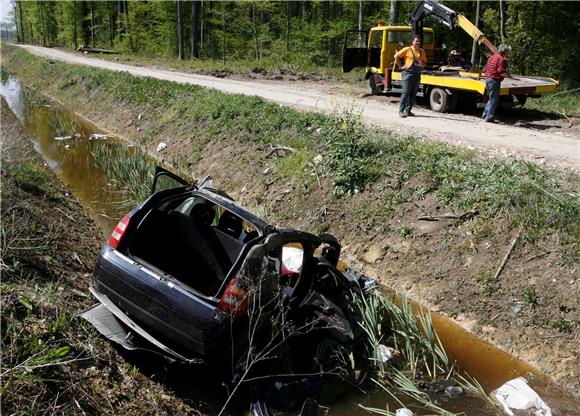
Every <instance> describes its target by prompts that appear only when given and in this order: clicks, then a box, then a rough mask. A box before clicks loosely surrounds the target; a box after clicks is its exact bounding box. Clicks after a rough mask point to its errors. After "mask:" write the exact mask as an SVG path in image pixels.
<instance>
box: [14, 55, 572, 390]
mask: <svg viewBox="0 0 580 416" xmlns="http://www.w3.org/2000/svg"><path fill="white" fill-rule="evenodd" d="M3 54H4V59H3V62H4V64H5V65H6V67H7V68H8V70H9V71H13V72H16V73H18V75H19V76H20V77H21V78H22V79H23V80H24V81H25V82H27V83H30V84H33V86H35V87H37V88H39V89H41V90H43V91H45V92H47V93H49V94H51V95H53V96H56V97H58V98H59V99H61V100H62V101H64V102H65V103H66V104H67V105H68V106H69V107H70V108H79V109H80V108H82V111H83V113H84V114H87V115H88V116H89V117H91V118H93V119H94V120H96V121H98V122H100V123H101V124H103V125H104V126H105V127H108V128H110V129H111V130H114V131H115V132H117V133H119V134H121V135H123V136H125V137H126V138H128V139H129V140H132V141H134V142H136V143H139V144H141V145H142V146H143V147H144V149H146V150H147V151H149V152H151V153H155V148H156V147H157V144H158V143H159V142H161V141H163V142H166V143H167V144H168V147H167V149H166V150H165V151H164V152H163V153H162V154H161V156H160V157H163V158H164V159H165V161H166V162H169V163H171V164H172V165H173V166H175V167H176V169H181V170H185V171H190V170H192V171H194V172H195V173H197V174H198V177H201V176H202V174H203V173H205V172H207V173H211V174H212V175H213V176H215V177H216V179H217V184H218V186H220V187H223V188H225V190H226V191H228V192H229V193H231V194H233V195H234V196H238V199H239V200H241V201H242V202H243V203H245V204H246V205H249V206H256V207H258V208H259V210H260V211H261V212H262V213H266V214H267V215H268V216H269V218H270V219H271V220H272V221H274V222H278V223H280V224H281V225H283V226H298V227H300V228H306V229H310V230H311V231H315V232H321V231H328V232H331V233H334V234H336V235H337V236H338V237H339V238H341V239H342V241H343V242H345V245H346V246H347V247H346V250H345V252H346V254H347V256H349V255H350V257H351V260H352V259H357V258H359V257H360V256H362V257H363V259H365V262H366V263H367V264H366V265H365V268H366V270H368V271H369V273H371V274H373V275H375V276H381V275H382V276H384V278H383V279H384V282H385V283H387V284H388V285H390V286H393V287H394V288H406V289H410V290H411V293H412V295H413V296H415V297H418V298H420V299H421V300H423V301H425V302H428V303H430V304H432V305H437V306H438V308H439V309H441V310H442V311H444V312H445V313H447V314H448V315H451V316H455V317H459V318H461V317H462V316H463V315H466V316H468V317H472V318H475V319H477V321H478V325H480V327H475V328H472V329H477V328H479V329H481V328H482V327H483V326H484V325H485V328H488V329H486V332H484V333H483V332H482V333H483V334H484V335H485V336H486V337H487V338H488V339H489V340H492V341H494V342H496V343H498V344H500V345H502V346H503V347H504V348H507V349H509V350H511V351H512V352H514V353H516V355H518V356H520V357H522V358H525V359H528V360H530V361H532V362H534V363H536V365H538V366H540V367H541V368H542V369H544V370H546V371H548V373H549V374H551V375H553V376H554V377H556V378H557V379H558V380H560V381H561V382H563V383H571V384H569V387H570V390H571V391H577V389H575V388H574V387H573V386H574V384H573V383H575V381H574V380H575V379H576V377H577V374H576V371H575V370H574V369H573V368H575V366H574V363H578V356H577V353H576V352H574V351H573V337H574V336H575V334H577V333H578V310H577V305H578V297H577V295H576V294H575V293H577V291H576V288H577V284H578V283H577V282H578V280H577V276H576V272H577V265H578V260H579V245H580V221H578V219H579V216H580V201H579V196H578V184H579V178H578V176H576V175H573V174H568V175H566V174H561V173H557V172H553V171H549V170H546V169H543V168H540V167H538V166H536V165H534V164H531V163H526V162H523V161H508V160H498V159H486V158H482V157H480V156H479V155H478V154H476V153H474V152H472V151H469V150H465V149H461V148H454V147H449V146H445V145H442V144H437V143H425V142H422V141H420V140H417V139H414V138H409V137H408V138H397V137H393V136H392V135H391V134H389V133H388V132H385V131H378V130H372V129H368V128H365V127H363V126H362V125H361V123H360V122H359V121H358V119H357V116H356V112H353V111H352V110H348V109H347V110H346V111H342V112H340V113H339V114H338V116H337V117H338V118H335V117H328V116H323V115H319V114H311V113H302V112H299V111H296V110H292V109H288V108H283V107H280V106H278V105H275V104H271V103H268V102H266V101H264V100H262V99H259V98H254V97H243V96H240V95H225V94H222V93H219V92H217V91H214V90H204V89H202V88H200V87H196V86H185V85H179V84H174V83H170V82H166V81H159V80H154V79H141V78H135V77H132V76H129V75H126V74H119V73H112V72H106V71H100V70H95V69H90V68H82V67H76V66H71V65H66V64H61V63H55V62H48V61H45V60H42V59H38V58H34V57H32V56H30V55H28V54H26V53H25V52H22V51H20V50H15V49H13V48H4V50H3ZM554 99H556V97H555V98H554ZM271 146H274V147H276V146H286V147H291V148H292V149H293V150H292V151H286V150H279V151H277V152H272V151H271V150H270V147H271ZM318 155H320V157H318ZM116 172H117V173H121V172H122V171H121V170H118V171H116ZM451 213H452V214H453V215H451V217H452V219H451V220H446V219H445V218H444V217H445V215H441V214H451ZM419 217H423V218H426V219H437V220H441V221H438V222H435V221H433V222H422V221H421V220H418V218H419ZM447 217H449V215H447ZM514 237H515V239H516V244H515V246H514V248H513V251H512V252H511V257H510V260H509V262H508V264H507V265H506V266H505V268H504V269H503V270H502V272H501V273H500V274H499V276H498V275H496V274H497V273H496V270H497V269H498V265H499V264H500V262H501V260H502V258H503V257H504V255H505V254H506V251H507V250H508V247H509V246H510V243H511V241H512V240H513V239H514ZM355 261H356V260H355ZM514 302H521V303H522V304H523V308H520V311H519V312H513V309H512V307H513V306H514ZM514 323H515V325H514ZM489 327H494V328H499V329H501V331H493V330H492V331H491V332H490V330H489ZM534 334H541V335H542V336H543V337H546V338H542V339H543V340H545V341H542V340H540V341H538V340H537V339H536V340H535V341H534V340H533V339H532V338H533V337H534ZM522 335H523V336H524V338H523V339H521V337H522ZM548 342H549V343H550V345H548ZM555 344H557V345H558V353H557V354H555V355H552V356H549V355H550V354H546V351H549V350H550V349H553V346H554V345H555ZM563 360H567V361H565V363H563V362H562V361H563ZM571 369H572V370H571Z"/></svg>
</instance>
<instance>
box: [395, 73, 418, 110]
mask: <svg viewBox="0 0 580 416" xmlns="http://www.w3.org/2000/svg"><path fill="white" fill-rule="evenodd" d="M402 80H403V93H402V94H401V103H400V104H399V112H400V113H405V112H407V113H408V112H409V111H411V109H412V108H413V106H414V105H415V96H416V95H417V90H418V89H419V84H420V81H421V71H419V70H418V69H413V70H411V71H406V70H404V71H403V75H402Z"/></svg>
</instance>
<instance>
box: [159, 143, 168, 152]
mask: <svg viewBox="0 0 580 416" xmlns="http://www.w3.org/2000/svg"><path fill="white" fill-rule="evenodd" d="M165 149H167V144H166V143H164V142H161V143H159V144H158V145H157V151H158V152H162V151H164V150H165Z"/></svg>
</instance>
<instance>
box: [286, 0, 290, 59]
mask: <svg viewBox="0 0 580 416" xmlns="http://www.w3.org/2000/svg"><path fill="white" fill-rule="evenodd" d="M289 45H290V1H289V0H286V52H288V50H289Z"/></svg>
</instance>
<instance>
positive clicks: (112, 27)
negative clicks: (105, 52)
mask: <svg viewBox="0 0 580 416" xmlns="http://www.w3.org/2000/svg"><path fill="white" fill-rule="evenodd" d="M107 10H108V12H109V47H110V48H111V49H113V48H114V46H115V4H114V3H112V2H109V3H107Z"/></svg>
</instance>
